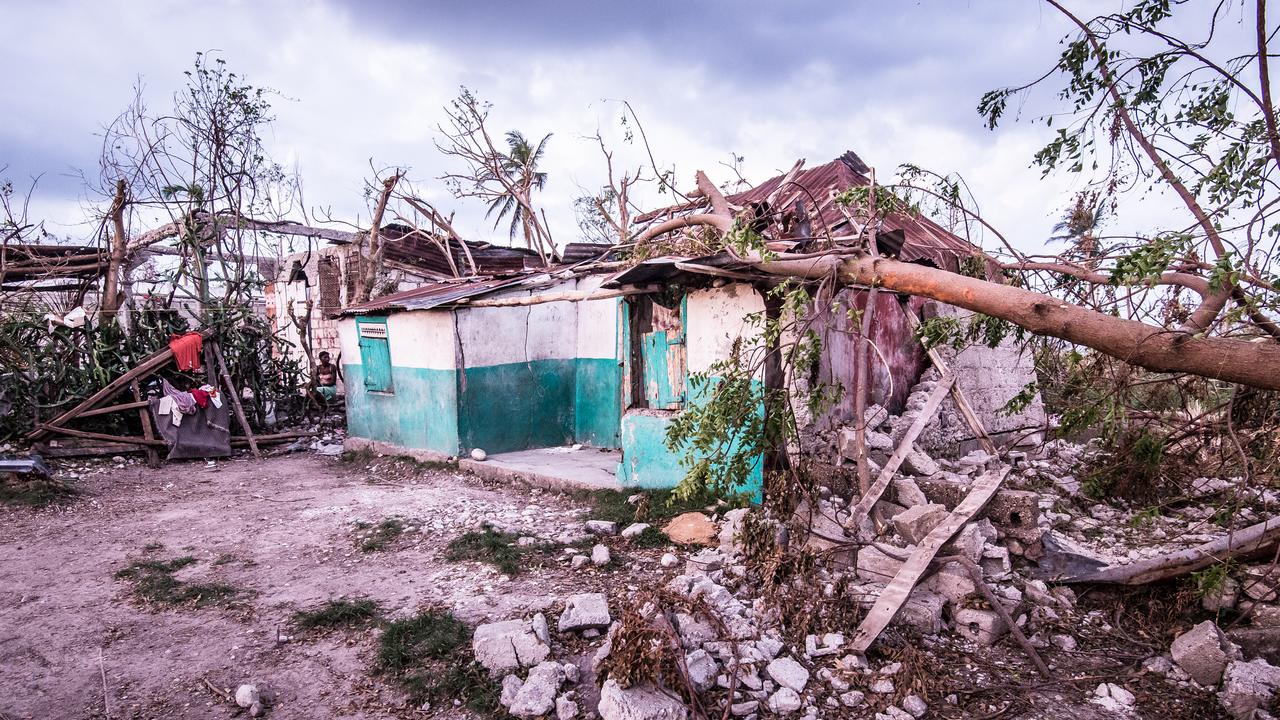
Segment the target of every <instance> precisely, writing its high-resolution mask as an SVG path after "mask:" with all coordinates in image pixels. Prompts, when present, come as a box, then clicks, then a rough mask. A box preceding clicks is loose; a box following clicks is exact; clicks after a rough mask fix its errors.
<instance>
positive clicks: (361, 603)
mask: <svg viewBox="0 0 1280 720" xmlns="http://www.w3.org/2000/svg"><path fill="white" fill-rule="evenodd" d="M381 615H382V608H380V607H379V606H378V603H377V602H376V601H374V600H369V599H367V598H362V599H359V600H346V599H338V600H327V601H325V602H324V603H322V604H320V605H319V606H318V607H315V608H312V609H310V610H299V611H298V612H296V613H294V614H293V623H294V624H295V625H297V626H298V628H299V629H300V630H333V629H337V628H349V627H363V626H366V625H369V624H370V623H373V622H374V621H376V620H377V619H378V617H379V616H381Z"/></svg>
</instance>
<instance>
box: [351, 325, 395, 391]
mask: <svg viewBox="0 0 1280 720" xmlns="http://www.w3.org/2000/svg"><path fill="white" fill-rule="evenodd" d="M356 328H357V330H358V332H359V335H360V365H361V370H362V371H363V373H364V389H365V390H368V391H369V392H384V393H389V392H394V391H395V388H394V387H393V385H392V383H391V348H390V346H389V345H388V344H387V343H388V340H389V338H388V337H387V322H386V320H385V319H381V318H377V319H368V320H365V319H361V320H359V321H358V324H357V326H356Z"/></svg>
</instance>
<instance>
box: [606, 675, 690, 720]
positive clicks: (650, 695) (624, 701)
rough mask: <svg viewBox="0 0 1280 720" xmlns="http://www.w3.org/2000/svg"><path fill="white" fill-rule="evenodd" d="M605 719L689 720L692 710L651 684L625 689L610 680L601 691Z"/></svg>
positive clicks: (615, 681)
mask: <svg viewBox="0 0 1280 720" xmlns="http://www.w3.org/2000/svg"><path fill="white" fill-rule="evenodd" d="M597 710H598V711H599V713H600V718H601V720H687V719H688V717H689V711H688V709H687V708H685V705H684V703H683V702H681V701H680V700H678V699H676V698H674V697H671V696H670V695H667V694H666V693H664V692H662V691H661V690H659V689H657V688H656V687H654V686H653V685H650V684H647V683H645V684H641V685H636V686H634V687H630V688H627V689H626V690H623V689H622V687H620V686H619V685H618V681H617V680H614V679H613V678H609V679H608V680H605V681H604V685H603V686H602V687H601V688H600V705H599V707H598V708H597Z"/></svg>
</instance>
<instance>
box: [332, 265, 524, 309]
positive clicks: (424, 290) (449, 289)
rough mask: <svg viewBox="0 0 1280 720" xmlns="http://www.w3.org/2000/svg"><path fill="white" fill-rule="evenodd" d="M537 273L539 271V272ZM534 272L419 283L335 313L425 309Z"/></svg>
mask: <svg viewBox="0 0 1280 720" xmlns="http://www.w3.org/2000/svg"><path fill="white" fill-rule="evenodd" d="M539 274H541V273H539ZM532 277H534V275H532V274H529V275H517V276H514V277H484V278H466V279H462V280H456V281H443V282H438V283H431V284H430V285H423V286H422V287H417V288H413V289H412V290H402V291H400V292H397V293H391V294H390V295H383V296H382V297H379V298H374V299H373V300H370V301H368V302H365V303H360V304H359V305H352V306H350V307H347V308H344V309H343V310H342V311H341V312H339V313H338V315H367V314H370V313H381V312H390V311H394V310H429V309H431V308H434V307H440V306H443V305H449V304H450V303H456V302H458V301H461V300H466V299H468V298H474V297H478V296H480V295H486V294H488V293H491V292H496V291H498V290H502V289H504V288H508V287H513V286H515V285H519V284H522V283H525V282H527V281H529V280H530V279H531V278H532Z"/></svg>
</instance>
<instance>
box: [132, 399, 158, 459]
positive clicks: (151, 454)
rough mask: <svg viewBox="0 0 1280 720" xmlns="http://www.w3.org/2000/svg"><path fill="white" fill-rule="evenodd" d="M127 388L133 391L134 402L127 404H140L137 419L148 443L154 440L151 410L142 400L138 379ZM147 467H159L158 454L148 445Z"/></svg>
mask: <svg viewBox="0 0 1280 720" xmlns="http://www.w3.org/2000/svg"><path fill="white" fill-rule="evenodd" d="M129 387H130V388H131V389H132V390H133V399H134V402H132V403H129V404H130V405H134V404H137V403H141V404H142V405H141V407H139V408H138V419H139V420H141V421H142V437H144V438H146V439H147V440H148V441H151V440H155V439H156V436H155V434H154V433H153V432H152V431H151V409H150V408H149V407H148V403H147V402H146V401H145V400H143V399H142V388H141V387H139V386H138V379H137V378H134V379H133V381H132V382H130V383H129ZM147 467H151V468H158V467H160V453H158V452H156V449H155V446H154V445H150V444H148V445H147Z"/></svg>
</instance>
